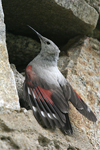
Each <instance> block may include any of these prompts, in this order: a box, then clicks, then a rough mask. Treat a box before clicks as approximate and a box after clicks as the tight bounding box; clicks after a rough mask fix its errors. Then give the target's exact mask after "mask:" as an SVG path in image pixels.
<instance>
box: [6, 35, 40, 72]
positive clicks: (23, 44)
mask: <svg viewBox="0 0 100 150" xmlns="http://www.w3.org/2000/svg"><path fill="white" fill-rule="evenodd" d="M7 49H8V53H9V60H10V63H14V64H15V65H16V67H17V68H19V70H21V69H22V68H25V67H26V66H27V64H28V63H29V62H30V61H31V60H32V59H33V58H34V57H35V56H36V55H37V54H38V53H39V51H40V43H38V42H37V41H36V40H33V39H31V38H29V37H25V36H19V35H17V36H15V35H13V34H11V33H7Z"/></svg>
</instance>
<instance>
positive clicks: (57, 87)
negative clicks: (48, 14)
mask: <svg viewBox="0 0 100 150" xmlns="http://www.w3.org/2000/svg"><path fill="white" fill-rule="evenodd" d="M28 27H29V28H30V29H32V30H33V31H34V32H35V33H36V34H37V36H38V37H39V39H40V42H41V50H40V53H39V54H38V55H37V56H36V57H35V58H34V59H33V60H32V61H31V62H30V63H29V64H28V65H27V67H26V70H25V81H24V86H23V94H24V99H25V100H27V101H28V102H29V104H30V107H31V109H32V110H33V115H34V117H35V118H36V120H37V121H38V123H39V122H41V121H42V122H43V124H44V127H46V128H47V129H55V128H56V127H57V128H59V129H60V130H61V131H62V132H63V133H64V134H67V135H71V134H73V129H72V125H71V122H70V119H69V114H68V113H69V102H71V103H72V104H73V106H74V107H75V108H76V109H77V110H78V111H79V112H80V113H81V114H82V115H84V116H85V117H86V118H87V119H89V120H90V121H92V122H96V121H97V118H96V116H95V115H94V113H93V112H92V110H91V109H90V108H89V107H88V106H87V104H86V103H85V102H84V101H83V100H82V98H81V97H80V96H79V95H78V94H77V93H76V91H75V90H74V89H73V88H72V86H71V85H70V83H69V82H68V81H67V80H66V78H65V77H64V76H63V74H62V73H61V72H60V71H59V69H58V67H57V62H58V59H59V53H60V49H59V48H58V46H57V45H56V44H55V43H54V42H53V41H51V40H50V39H48V38H46V37H44V36H42V35H41V34H40V33H39V32H37V31H36V30H35V29H33V28H32V27H31V26H29V25H28Z"/></svg>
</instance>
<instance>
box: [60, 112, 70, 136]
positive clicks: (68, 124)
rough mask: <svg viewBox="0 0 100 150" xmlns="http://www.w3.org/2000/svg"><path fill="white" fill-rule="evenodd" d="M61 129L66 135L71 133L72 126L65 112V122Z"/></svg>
mask: <svg viewBox="0 0 100 150" xmlns="http://www.w3.org/2000/svg"><path fill="white" fill-rule="evenodd" d="M61 130H62V132H64V133H65V134H67V135H71V134H73V130H72V126H71V123H70V120H69V116H68V113H67V114H66V123H65V125H64V127H62V129H61Z"/></svg>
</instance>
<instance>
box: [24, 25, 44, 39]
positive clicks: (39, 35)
mask: <svg viewBox="0 0 100 150" xmlns="http://www.w3.org/2000/svg"><path fill="white" fill-rule="evenodd" d="M27 26H28V27H29V28H30V29H32V30H33V31H34V32H35V33H36V34H37V35H38V37H39V38H40V40H42V39H43V36H42V35H41V34H40V33H38V32H37V31H36V30H35V29H33V28H32V27H31V26H29V25H27Z"/></svg>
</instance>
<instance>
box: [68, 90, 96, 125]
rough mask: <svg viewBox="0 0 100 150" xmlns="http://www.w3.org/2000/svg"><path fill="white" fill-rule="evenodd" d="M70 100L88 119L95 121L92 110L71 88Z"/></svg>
mask: <svg viewBox="0 0 100 150" xmlns="http://www.w3.org/2000/svg"><path fill="white" fill-rule="evenodd" d="M70 102H71V103H72V104H73V105H74V107H76V109H77V110H78V111H79V112H80V113H81V114H82V115H84V116H85V117H86V118H87V119H89V120H90V121H93V122H96V121H97V118H96V116H95V115H94V113H93V112H92V110H91V109H90V108H89V107H88V106H87V105H86V103H85V102H84V101H83V100H82V99H81V97H80V96H79V95H78V94H77V93H76V92H75V91H74V90H73V89H71V98H70Z"/></svg>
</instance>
